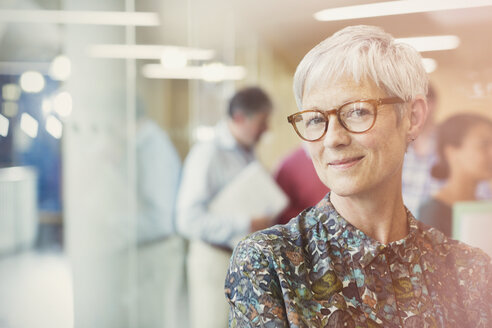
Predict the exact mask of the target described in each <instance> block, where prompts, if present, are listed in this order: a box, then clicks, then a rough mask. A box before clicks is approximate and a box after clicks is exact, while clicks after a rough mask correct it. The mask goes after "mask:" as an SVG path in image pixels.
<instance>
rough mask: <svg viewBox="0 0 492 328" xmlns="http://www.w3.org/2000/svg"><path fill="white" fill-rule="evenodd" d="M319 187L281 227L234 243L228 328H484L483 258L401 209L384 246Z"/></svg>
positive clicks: (490, 270)
mask: <svg viewBox="0 0 492 328" xmlns="http://www.w3.org/2000/svg"><path fill="white" fill-rule="evenodd" d="M329 197H330V194H328V195H327V196H326V197H325V198H324V199H323V200H322V201H321V202H320V203H318V204H317V205H316V206H315V207H312V208H309V209H307V210H305V211H304V212H302V213H301V214H299V216H298V217H297V218H295V219H293V220H291V221H290V222H289V223H288V224H287V225H278V226H275V227H273V228H270V229H268V230H263V231H260V232H257V233H254V234H252V235H250V236H249V237H248V238H246V239H245V240H243V241H242V242H241V243H240V244H239V245H238V246H237V247H236V249H235V251H234V254H233V256H232V258H231V264H230V268H229V271H228V274H227V278H226V283H225V291H226V297H227V299H228V301H229V303H230V306H231V312H230V318H229V324H230V327H265V328H267V327H368V328H372V327H419V328H420V327H489V328H490V327H492V277H491V275H492V264H491V260H490V257H488V256H487V255H486V254H485V253H484V252H482V251H481V250H479V249H476V248H472V247H469V246H467V245H465V244H463V243H460V242H458V241H455V240H452V239H448V238H447V237H445V236H444V235H443V234H442V233H440V232H439V231H438V230H435V229H434V228H430V227H428V226H426V225H424V224H422V223H420V222H418V221H417V220H415V218H414V217H413V216H412V215H411V214H410V212H408V223H409V231H410V232H409V234H408V236H407V237H405V238H404V239H402V240H399V241H395V242H392V243H390V244H388V245H386V246H385V245H383V244H381V243H379V242H377V241H375V240H374V239H372V238H370V237H368V236H367V235H365V234H364V233H363V232H362V231H360V230H358V229H357V228H356V227H354V226H353V225H351V224H350V223H348V222H347V221H346V220H344V219H343V218H342V217H341V216H340V215H339V214H338V213H337V212H336V210H335V209H334V207H333V206H332V204H331V203H330V201H329Z"/></svg>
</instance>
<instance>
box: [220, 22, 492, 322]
mask: <svg viewBox="0 0 492 328" xmlns="http://www.w3.org/2000/svg"><path fill="white" fill-rule="evenodd" d="M426 91H427V76H426V73H425V71H424V69H423V67H422V64H421V57H420V56H419V54H418V53H417V52H416V51H415V50H413V49H412V48H411V47H409V46H406V45H404V44H398V43H395V40H394V39H393V38H392V37H391V36H390V35H388V34H387V33H385V32H384V31H382V30H381V29H379V28H376V27H369V26H354V27H347V28H345V29H343V30H341V31H339V32H337V33H335V34H334V35H333V36H331V37H330V38H328V39H326V40H325V41H323V42H321V43H320V44H319V45H317V46H316V47H314V48H313V49H312V50H311V51H310V52H309V53H308V54H307V55H306V56H305V57H304V59H303V60H302V61H301V63H300V64H299V66H298V68H297V71H296V74H295V76H294V92H295V96H296V100H297V103H298V106H299V109H300V110H301V111H300V112H298V113H295V114H293V115H291V116H289V118H288V119H289V122H290V123H291V124H292V125H293V126H294V129H295V131H296V132H297V134H298V135H299V137H300V138H301V139H303V140H304V141H305V142H307V143H308V149H309V152H310V154H311V158H312V160H313V163H314V166H315V167H316V171H317V173H318V175H319V176H320V178H321V180H322V181H323V183H325V184H326V185H327V187H329V188H330V189H331V192H330V193H329V194H327V195H326V197H325V198H324V199H323V200H322V201H321V202H320V203H318V204H317V205H316V206H314V207H311V208H308V209H306V210H305V211H303V212H302V213H301V214H299V216H297V217H296V218H295V219H293V220H291V221H290V222H289V223H288V224H287V225H279V226H275V227H273V228H270V229H268V230H263V231H260V232H257V233H255V234H253V235H251V236H250V237H248V238H247V239H245V240H243V241H242V242H241V243H240V244H239V245H238V246H237V247H236V249H235V251H234V254H233V257H232V258H231V264H230V268H229V271H228V275H227V278H226V286H225V287H226V296H227V299H228V301H229V303H230V307H231V312H230V326H231V327H491V326H492V314H491V306H492V305H491V304H492V296H491V295H492V280H491V274H492V271H491V261H490V258H489V257H488V256H487V255H486V254H485V253H483V252H482V251H480V250H478V249H475V248H472V247H469V246H467V245H464V244H462V243H460V242H457V241H454V240H451V239H448V238H446V236H444V235H443V234H442V233H441V232H439V231H437V230H435V229H433V228H429V227H427V226H425V225H423V224H422V223H419V222H418V221H416V220H415V218H414V217H413V215H412V213H410V212H409V211H408V210H407V209H406V208H405V206H404V204H403V200H402V194H401V174H402V163H403V156H404V154H405V150H406V148H407V146H408V144H409V143H410V142H412V141H413V140H414V139H415V138H416V137H417V135H418V133H419V130H420V129H421V128H422V126H423V124H424V121H425V118H426V114H427V113H426V112H427V105H426V100H425V97H424V95H425V94H426Z"/></svg>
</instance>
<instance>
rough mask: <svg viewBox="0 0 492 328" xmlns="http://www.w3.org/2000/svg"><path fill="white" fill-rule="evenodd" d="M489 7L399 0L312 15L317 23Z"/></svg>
mask: <svg viewBox="0 0 492 328" xmlns="http://www.w3.org/2000/svg"><path fill="white" fill-rule="evenodd" d="M491 5H492V0H446V1H443V0H399V1H387V2H378V3H370V4H365V5H356V6H348V7H338V8H329V9H325V10H321V11H318V12H317V13H315V14H314V18H316V19H317V20H319V21H337V20H345V19H355V18H364V17H378V16H389V15H401V14H411V13H421V12H429V11H438V10H449V9H465V8H476V7H485V6H491Z"/></svg>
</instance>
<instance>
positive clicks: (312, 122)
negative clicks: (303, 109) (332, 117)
mask: <svg viewBox="0 0 492 328" xmlns="http://www.w3.org/2000/svg"><path fill="white" fill-rule="evenodd" d="M318 124H325V120H324V118H323V117H321V116H315V117H310V118H308V119H307V120H306V126H315V125H318Z"/></svg>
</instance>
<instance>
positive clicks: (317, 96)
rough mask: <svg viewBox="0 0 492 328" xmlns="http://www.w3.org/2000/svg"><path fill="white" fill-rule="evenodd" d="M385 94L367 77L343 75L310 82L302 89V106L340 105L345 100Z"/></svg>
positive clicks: (376, 96) (377, 96)
mask: <svg viewBox="0 0 492 328" xmlns="http://www.w3.org/2000/svg"><path fill="white" fill-rule="evenodd" d="M384 95H385V92H384V91H383V90H381V89H380V88H379V87H378V86H377V85H376V84H375V83H374V82H372V81H371V80H368V79H363V80H361V81H355V80H354V79H353V78H352V77H349V76H343V77H340V78H339V79H338V80H336V81H331V80H319V81H317V82H316V83H311V85H310V88H309V89H305V90H304V95H303V99H302V106H303V108H306V107H312V106H316V105H317V104H319V103H323V105H325V106H326V105H333V106H337V105H341V104H343V103H345V102H349V101H354V100H359V99H369V98H380V97H383V96H384Z"/></svg>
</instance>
